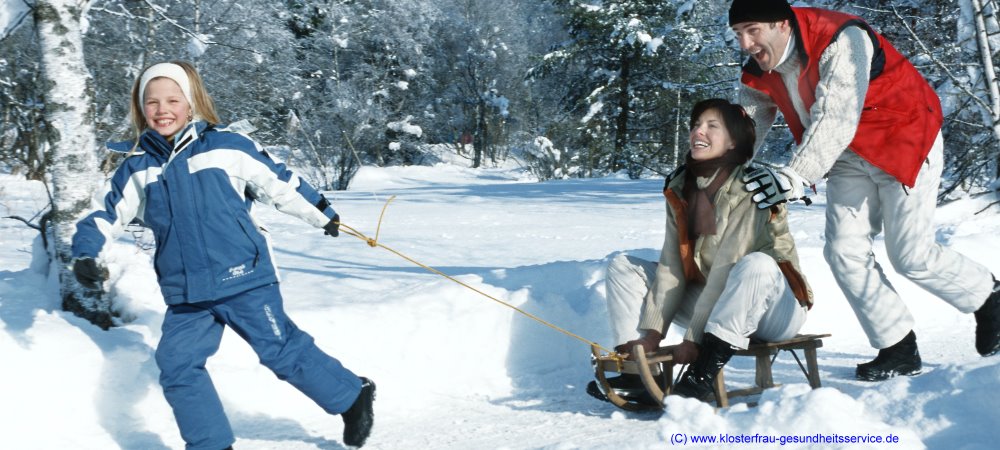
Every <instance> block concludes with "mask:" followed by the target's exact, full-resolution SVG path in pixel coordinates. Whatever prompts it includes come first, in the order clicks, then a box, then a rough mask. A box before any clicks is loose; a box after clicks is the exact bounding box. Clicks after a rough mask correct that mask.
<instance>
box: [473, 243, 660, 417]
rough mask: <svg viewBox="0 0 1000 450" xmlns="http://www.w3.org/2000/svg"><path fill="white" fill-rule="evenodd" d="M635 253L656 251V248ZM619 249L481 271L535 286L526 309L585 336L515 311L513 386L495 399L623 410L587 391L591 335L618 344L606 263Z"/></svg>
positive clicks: (602, 411)
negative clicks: (608, 297) (606, 290)
mask: <svg viewBox="0 0 1000 450" xmlns="http://www.w3.org/2000/svg"><path fill="white" fill-rule="evenodd" d="M630 253H637V254H640V255H641V256H643V257H651V255H654V254H655V251H653V250H652V249H644V250H638V251H633V252H630ZM617 254H618V252H615V253H613V254H611V255H609V256H607V257H605V258H603V259H600V260H587V261H557V262H552V263H547V264H541V265H534V266H523V267H517V268H510V269H495V270H490V271H486V272H481V273H480V274H479V275H481V276H482V277H483V283H485V284H490V285H493V286H497V287H500V288H503V289H506V290H508V291H518V290H522V289H526V290H528V292H529V298H528V300H527V301H526V302H524V304H522V305H520V306H519V307H520V308H521V309H523V310H525V311H526V312H529V313H531V314H534V315H536V316H538V317H539V318H541V319H543V320H546V321H548V322H550V323H551V324H553V325H555V326H558V327H560V328H563V329H564V330H566V331H568V332H570V333H573V334H576V335H577V336H579V337H580V338H582V339H583V340H581V339H577V338H575V337H571V336H568V335H567V334H564V333H563V332H560V331H558V330H555V329H552V328H550V327H548V326H545V325H544V324H541V323H539V322H537V321H535V320H532V319H530V318H528V317H526V316H523V315H520V314H515V315H514V317H513V319H512V320H511V328H512V329H511V333H510V339H511V342H510V351H509V353H508V355H507V361H506V367H507V375H508V376H509V377H510V378H511V380H512V383H513V386H514V391H513V393H512V394H511V395H510V396H509V397H504V398H499V399H495V400H493V403H495V404H501V405H504V406H507V407H510V408H512V409H526V410H539V411H545V412H572V413H581V414H593V415H597V416H605V417H610V415H611V414H612V413H613V412H615V411H618V409H617V408H615V407H614V406H613V405H611V404H610V403H605V402H601V401H599V400H597V399H594V398H592V397H590V396H589V395H587V393H586V392H585V388H586V385H587V383H588V382H589V381H590V380H592V379H594V373H593V369H592V368H591V363H590V358H591V350H590V345H589V343H588V342H590V341H593V342H597V343H598V344H600V345H602V346H604V347H606V348H610V347H611V345H612V344H611V343H610V342H611V331H610V327H609V323H608V316H607V306H606V303H605V300H604V294H603V291H604V277H605V275H604V273H605V267H606V266H607V263H608V261H609V260H610V259H611V258H613V257H614V256H615V255H617ZM585 341H587V342H585ZM636 417H637V418H644V417H648V418H650V419H656V418H657V417H658V414H651V413H638V414H636Z"/></svg>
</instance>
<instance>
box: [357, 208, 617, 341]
mask: <svg viewBox="0 0 1000 450" xmlns="http://www.w3.org/2000/svg"><path fill="white" fill-rule="evenodd" d="M395 198H396V196H395V195H394V196H392V197H390V198H389V200H387V201H386V202H385V205H384V206H382V213H381V214H379V216H378V226H377V227H376V228H375V238H374V239H373V238H369V237H368V236H365V235H364V233H362V232H360V231H358V230H356V229H354V228H352V227H350V226H348V225H345V224H344V223H343V222H340V230H341V232H343V233H344V234H347V235H350V236H354V237H356V238H358V239H361V240H362V241H365V242H366V243H368V246H369V247H381V248H384V249H386V250H388V251H390V252H392V253H394V254H395V255H396V256H399V257H400V258H403V259H405V260H407V261H409V262H411V263H413V264H415V265H417V266H420V267H422V268H424V269H426V270H427V271H428V272H431V273H434V274H437V275H441V276H442V277H445V278H447V279H449V280H451V281H454V282H455V283H458V284H459V285H461V286H463V287H465V288H467V289H469V290H472V291H474V292H476V293H478V294H480V295H482V296H484V297H486V298H488V299H490V300H493V301H495V302H497V303H499V304H501V305H504V306H506V307H508V308H510V309H513V310H514V311H517V312H519V313H521V314H524V315H525V316H528V317H529V318H531V319H534V320H535V321H537V322H538V323H541V324H542V325H545V326H547V327H549V328H552V329H554V330H556V331H558V332H560V333H563V334H565V335H567V336H569V337H572V338H575V339H578V340H580V341H582V342H584V343H586V344H587V345H589V346H595V347H597V348H599V349H601V350H603V351H605V352H607V353H608V354H609V356H610V357H612V358H615V359H618V358H620V357H619V356H618V354H617V353H615V352H613V351H611V350H608V349H606V348H604V347H602V346H601V345H600V344H598V343H596V342H594V341H591V340H588V339H584V338H583V337H581V336H579V335H577V334H576V333H573V332H571V331H569V330H566V329H564V328H561V327H559V326H556V325H554V324H552V323H549V322H547V321H545V320H544V319H542V318H540V317H538V316H536V315H534V314H531V313H529V312H527V311H525V310H523V309H521V308H518V307H516V306H514V305H511V304H510V303H507V302H505V301H503V300H500V299H498V298H496V297H494V296H492V295H490V294H487V293H485V292H483V291H481V290H479V289H476V288H475V287H472V286H470V285H468V284H466V283H464V282H462V281H460V280H458V279H455V278H454V277H452V276H450V275H448V274H446V273H444V272H441V271H440V270H437V269H435V268H433V267H430V266H428V265H426V264H423V263H421V262H420V261H417V260H415V259H413V258H410V257H409V256H406V255H404V254H402V253H400V252H398V251H396V250H395V249H393V248H390V247H388V246H386V245H384V244H382V243H380V242H378V236H379V233H380V232H381V230H382V218H383V217H384V216H385V210H386V208H388V207H389V203H390V202H392V201H393V200H394V199H395Z"/></svg>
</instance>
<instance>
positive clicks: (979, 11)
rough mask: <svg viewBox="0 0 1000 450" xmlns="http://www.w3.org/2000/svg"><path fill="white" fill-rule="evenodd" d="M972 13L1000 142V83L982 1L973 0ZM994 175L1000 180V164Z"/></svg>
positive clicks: (992, 114)
mask: <svg viewBox="0 0 1000 450" xmlns="http://www.w3.org/2000/svg"><path fill="white" fill-rule="evenodd" d="M971 2H972V11H973V14H975V23H976V43H977V44H978V47H979V56H980V58H981V59H982V64H983V83H985V84H986V90H987V91H988V92H989V93H990V127H991V128H992V129H993V137H994V138H996V140H997V141H998V142H1000V85H998V83H1000V81H998V80H997V73H996V68H995V67H994V66H993V49H992V48H991V47H990V37H989V29H988V28H987V26H986V20H985V18H984V17H983V4H982V1H981V0H971ZM997 164H998V166H997V168H996V170H995V172H994V173H996V174H997V175H998V178H1000V162H997Z"/></svg>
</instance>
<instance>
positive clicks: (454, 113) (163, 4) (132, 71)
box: [0, 0, 1000, 325]
mask: <svg viewBox="0 0 1000 450" xmlns="http://www.w3.org/2000/svg"><path fill="white" fill-rule="evenodd" d="M3 1H4V3H5V5H4V8H2V9H0V108H2V111H0V172H2V173H8V174H16V175H21V176H24V177H26V178H28V179H33V180H46V181H47V182H48V184H49V186H50V189H51V195H52V208H51V210H49V211H45V212H42V211H40V212H39V214H38V215H37V216H35V217H32V218H22V219H24V220H25V222H27V224H28V225H30V226H34V227H38V228H40V229H46V228H47V227H48V226H49V224H50V223H51V224H53V228H54V229H55V231H54V232H53V233H52V236H53V238H54V239H55V242H54V244H55V245H54V246H52V249H51V250H50V251H51V252H53V253H54V255H53V256H54V259H55V260H62V261H63V262H65V263H68V239H69V236H70V235H71V234H72V230H71V227H70V225H71V223H72V222H73V221H74V220H75V218H76V217H77V216H78V215H79V213H80V212H81V211H82V210H83V209H85V208H86V206H87V202H88V201H89V196H90V195H91V194H92V192H93V191H94V189H96V187H97V186H98V185H99V180H100V179H103V176H100V173H101V172H103V173H108V172H109V171H111V170H113V168H114V167H115V165H116V164H117V161H116V160H115V159H114V157H112V156H110V155H112V154H111V153H110V152H107V151H106V150H105V149H104V148H103V147H104V146H103V143H105V142H111V141H120V140H125V139H128V138H130V136H129V132H130V130H129V129H128V123H129V122H128V120H127V115H128V97H129V92H130V89H131V87H132V82H133V80H134V79H135V78H136V76H137V74H138V73H139V71H140V70H141V69H142V68H144V67H146V66H148V65H149V64H152V63H156V62H161V61H165V60H172V59H183V60H188V61H191V62H193V63H194V64H195V65H196V66H197V67H198V68H199V70H200V72H201V73H202V75H203V76H204V78H205V81H206V84H207V86H208V89H209V92H210V93H211V94H212V95H213V96H214V98H215V101H216V106H217V107H218V109H219V110H220V113H221V115H222V118H223V122H238V125H239V126H240V127H241V129H243V130H245V131H252V132H253V134H252V136H253V137H254V138H256V139H257V140H258V141H259V142H261V143H262V144H263V145H266V146H269V147H270V148H271V149H273V150H272V151H273V152H274V153H275V154H277V155H278V156H279V157H281V158H282V159H284V160H285V161H287V162H288V163H289V164H290V165H292V166H293V167H297V168H301V169H302V170H303V174H304V176H305V177H306V178H307V179H308V180H309V181H310V182H312V183H313V184H315V185H316V186H317V187H319V188H322V189H328V190H343V189H347V187H348V186H349V185H350V182H351V179H352V177H353V176H354V175H355V174H356V173H357V171H358V169H359V168H360V167H361V166H365V165H370V166H383V167H384V166H396V165H416V164H426V163H431V162H435V160H436V159H437V158H438V156H436V155H440V152H442V151H447V152H450V153H454V154H456V155H458V156H460V157H461V158H464V160H467V164H468V166H469V167H490V166H496V165H497V164H500V163H502V162H504V161H509V160H511V159H513V160H516V161H518V163H520V164H523V165H524V166H525V167H527V168H528V169H529V170H530V171H531V172H532V173H533V174H534V175H535V176H537V178H538V179H540V180H546V179H552V178H572V177H597V176H605V175H608V174H611V173H616V172H622V171H624V173H626V174H627V175H628V176H629V177H631V178H639V177H644V176H656V175H657V174H666V173H669V172H670V171H671V170H672V169H673V168H674V167H676V165H677V161H678V159H679V158H682V157H683V155H684V153H685V151H686V143H685V141H686V139H687V134H686V122H687V115H688V112H689V111H690V106H691V105H692V104H693V103H695V102H697V101H699V100H702V99H705V98H708V97H726V98H730V99H734V97H735V88H736V82H737V78H738V75H739V64H740V61H741V60H742V58H744V57H745V55H742V54H741V52H740V50H739V48H738V46H737V45H736V43H735V41H734V35H733V34H732V32H731V31H730V30H729V28H728V26H727V22H726V11H727V8H728V2H725V1H702V0H617V1H599V0H588V1H578V0H550V1H542V0H534V1H521V0H312V1H309V0H279V1H275V0H239V1H236V0H214V1H213V0H186V1H177V0H104V1H101V0H96V1H80V0H3ZM796 4H797V5H800V6H822V7H829V8H832V9H838V10H842V11H846V12H849V13H853V14H857V15H860V16H862V17H864V18H865V19H866V20H868V21H869V23H871V24H872V25H873V26H874V27H875V28H876V29H877V30H879V31H881V32H882V33H883V34H884V35H885V36H886V37H887V38H888V39H889V40H890V41H891V42H893V43H894V44H895V45H896V47H897V48H898V49H899V50H900V51H901V52H902V53H903V54H904V55H907V56H908V57H909V58H910V60H911V61H912V62H913V63H914V65H916V66H917V68H918V69H919V70H920V71H921V73H923V74H924V76H925V77H926V78H927V79H928V80H929V81H930V83H931V84H932V85H933V86H934V88H935V89H936V90H937V92H938V94H939V95H940V97H941V98H942V101H943V104H944V107H945V113H946V121H945V128H944V135H945V140H946V148H947V152H946V155H947V167H946V173H945V179H944V180H945V181H944V183H943V184H942V189H941V199H942V201H947V200H948V199H950V198H954V197H955V196H956V195H959V194H960V195H969V194H971V195H977V194H981V193H984V192H989V191H992V190H996V189H997V188H998V187H1000V184H998V183H997V179H998V174H1000V165H998V159H1000V145H998V143H1000V141H998V139H1000V87H998V80H997V77H996V73H995V69H994V61H995V60H996V58H997V51H998V49H1000V22H998V8H997V4H996V2H994V1H992V0H960V1H954V0H952V1H943V0H921V1H888V2H887V1H852V2H846V1H832V0H831V1H813V2H796ZM776 127H777V128H779V129H780V128H782V124H781V123H778V124H776ZM792 146H793V143H792V140H791V136H790V134H789V133H787V132H778V133H771V134H770V138H769V141H768V144H767V146H766V148H765V149H764V151H763V155H762V156H761V157H762V158H764V159H771V160H776V161H779V162H780V160H782V159H783V158H786V157H787V153H788V150H790V149H791V148H792ZM60 224H63V225H62V226H61V225H60ZM61 228H62V229H63V230H65V231H61V230H60V229H61ZM66 265H67V264H63V265H62V267H65V266H66ZM61 271H62V272H63V273H62V274H61V275H63V277H62V278H66V280H64V282H63V286H64V290H63V291H64V292H70V291H77V289H76V288H75V286H73V285H72V284H73V282H72V280H69V278H72V277H71V276H69V277H67V276H66V272H65V270H61ZM88 295H89V294H83V295H79V294H72V295H68V297H72V298H69V303H68V304H67V308H68V309H71V310H74V309H75V308H76V307H75V306H73V305H78V306H79V307H81V308H83V309H84V310H86V309H88V308H91V307H93V305H95V304H98V305H99V304H100V299H88V298H87V296H88ZM64 296H67V294H64ZM84 315H85V316H86V315H87V314H84ZM90 318H91V320H94V321H95V322H97V323H101V320H102V319H100V318H99V317H97V318H95V317H90ZM107 324H108V323H107V322H104V325H107Z"/></svg>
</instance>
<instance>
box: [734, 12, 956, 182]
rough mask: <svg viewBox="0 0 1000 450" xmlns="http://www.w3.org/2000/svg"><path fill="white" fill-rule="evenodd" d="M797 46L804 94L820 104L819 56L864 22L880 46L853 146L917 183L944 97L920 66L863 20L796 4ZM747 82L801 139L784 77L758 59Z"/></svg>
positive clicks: (747, 69) (899, 176) (749, 64)
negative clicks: (770, 102) (765, 96)
mask: <svg viewBox="0 0 1000 450" xmlns="http://www.w3.org/2000/svg"><path fill="white" fill-rule="evenodd" d="M792 10H793V11H794V13H795V19H796V20H795V22H796V23H793V24H792V28H793V30H794V31H795V33H796V38H797V43H798V45H797V49H798V52H799V57H800V58H801V61H803V62H804V66H803V69H802V72H801V73H800V74H799V95H800V96H801V98H802V101H803V103H804V104H805V107H806V108H807V109H809V108H811V107H812V105H813V103H815V102H816V85H817V84H818V82H819V58H820V55H822V53H823V51H824V50H826V48H827V46H829V45H830V43H831V42H833V41H834V40H835V39H836V38H837V36H838V35H839V34H840V32H841V31H843V30H844V28H846V27H848V26H860V27H861V28H862V29H864V30H866V31H867V32H868V35H869V36H870V37H871V39H872V43H873V44H874V47H875V56H874V58H872V73H871V78H870V82H869V86H868V94H867V95H866V96H865V102H864V109H863V110H862V112H861V121H860V123H859V124H858V129H857V131H856V132H855V135H854V140H853V141H852V142H851V144H850V145H849V147H850V149H851V150H853V151H854V152H855V153H857V154H858V155H859V156H861V157H862V158H864V159H865V160H866V161H868V162H870V163H871V164H872V165H874V166H876V167H878V168H880V169H882V170H884V171H885V172H886V173H888V174H890V175H892V176H893V177H895V178H896V179H897V180H899V181H900V182H901V183H903V184H905V185H907V186H910V187H913V184H914V183H915V182H916V180H917V173H918V172H920V167H921V165H922V164H923V162H924V160H925V159H926V158H927V154H928V153H930V150H931V145H933V144H934V139H935V138H936V137H937V134H938V132H939V131H940V129H941V124H942V122H943V117H942V113H941V101H940V100H939V99H938V96H937V94H936V93H935V92H934V90H933V89H931V87H930V85H929V84H927V81H926V80H924V78H923V77H922V76H921V75H920V73H919V72H917V69H916V68H914V67H913V65H912V64H910V62H909V61H908V60H907V59H906V58H905V57H904V56H903V55H901V54H900V53H899V52H898V51H897V50H896V49H895V48H894V47H893V46H892V44H890V43H889V41H887V40H885V38H884V37H882V35H880V34H878V33H876V32H875V31H874V30H873V29H872V28H871V27H870V26H869V25H868V24H867V23H865V22H864V21H863V20H862V19H860V18H858V17H856V16H852V15H849V14H844V13H840V12H836V11H829V10H825V9H818V8H792ZM740 81H741V82H743V84H746V85H747V86H750V87H752V88H754V89H757V90H759V91H762V92H765V93H767V94H768V95H770V97H771V99H772V100H774V102H775V103H776V104H777V105H778V109H779V110H781V113H782V115H784V116H785V121H786V122H788V127H789V129H790V130H791V132H792V135H793V136H794V137H795V141H796V142H798V143H801V142H802V133H803V132H804V128H803V126H802V121H801V120H800V119H799V116H798V113H796V112H795V108H794V107H793V106H792V101H791V98H790V97H789V94H788V90H787V89H786V88H785V84H784V83H783V82H782V81H781V76H780V75H779V74H777V73H776V72H773V71H771V72H767V73H764V72H763V71H761V69H760V66H758V65H757V62H756V61H754V60H753V59H750V60H749V61H748V62H747V64H746V65H744V66H743V76H742V78H741V80H740Z"/></svg>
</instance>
